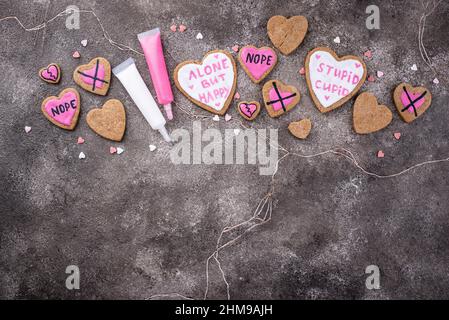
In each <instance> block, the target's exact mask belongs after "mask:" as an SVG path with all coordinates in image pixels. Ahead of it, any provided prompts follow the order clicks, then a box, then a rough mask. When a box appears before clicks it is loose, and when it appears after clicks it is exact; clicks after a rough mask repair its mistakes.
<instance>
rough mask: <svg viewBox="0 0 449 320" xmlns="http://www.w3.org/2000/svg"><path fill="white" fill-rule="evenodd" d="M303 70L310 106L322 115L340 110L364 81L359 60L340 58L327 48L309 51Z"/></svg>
mask: <svg viewBox="0 0 449 320" xmlns="http://www.w3.org/2000/svg"><path fill="white" fill-rule="evenodd" d="M305 68H306V80H307V85H308V87H309V91H310V94H311V96H312V99H313V102H314V103H315V105H316V107H317V108H318V110H320V111H321V112H322V113H324V112H329V111H331V110H334V109H336V108H338V107H340V106H342V105H343V104H344V103H345V102H347V101H348V100H349V99H351V97H353V96H354V95H355V94H356V93H357V91H359V89H360V87H361V86H362V85H363V83H364V82H365V79H366V65H365V63H364V62H363V60H362V59H361V58H359V57H356V56H344V57H341V58H339V57H338V56H337V55H336V54H335V52H334V51H332V50H331V49H329V48H321V47H320V48H315V49H313V50H312V51H310V52H309V54H308V55H307V58H306V64H305Z"/></svg>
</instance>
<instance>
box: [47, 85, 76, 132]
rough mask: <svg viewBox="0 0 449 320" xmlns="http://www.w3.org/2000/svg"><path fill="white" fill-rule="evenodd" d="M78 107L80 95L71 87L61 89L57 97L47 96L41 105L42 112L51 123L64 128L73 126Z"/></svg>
mask: <svg viewBox="0 0 449 320" xmlns="http://www.w3.org/2000/svg"><path fill="white" fill-rule="evenodd" d="M80 109H81V100H80V95H79V93H78V91H76V90H75V89H73V88H67V89H65V90H63V91H62V92H61V93H60V94H59V96H57V97H55V96H51V97H48V98H47V99H45V100H44V101H43V102H42V106H41V110H42V113H43V114H44V116H45V117H46V118H47V119H48V120H49V121H50V122H51V123H53V124H55V125H57V126H58V127H60V128H63V129H66V130H73V129H74V128H75V126H76V124H77V123H78V116H79V113H80Z"/></svg>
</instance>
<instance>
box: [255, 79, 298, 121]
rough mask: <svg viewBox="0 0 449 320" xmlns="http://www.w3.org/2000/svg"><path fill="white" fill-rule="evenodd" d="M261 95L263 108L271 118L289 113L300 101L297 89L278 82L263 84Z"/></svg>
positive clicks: (271, 81)
mask: <svg viewBox="0 0 449 320" xmlns="http://www.w3.org/2000/svg"><path fill="white" fill-rule="evenodd" d="M262 94H263V100H264V103H265V107H266V109H267V111H268V114H269V115H270V117H272V118H277V117H279V116H281V115H282V114H284V113H285V112H287V111H290V110H291V109H293V108H294V107H295V106H296V105H297V104H298V102H299V100H300V99H301V96H300V94H299V91H298V89H296V88H295V87H294V86H288V85H285V84H283V83H282V82H281V81H279V80H270V81H268V82H267V83H265V84H264V86H263V89H262Z"/></svg>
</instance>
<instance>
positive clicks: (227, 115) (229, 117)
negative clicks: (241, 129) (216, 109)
mask: <svg viewBox="0 0 449 320" xmlns="http://www.w3.org/2000/svg"><path fill="white" fill-rule="evenodd" d="M231 119H232V117H231V116H230V115H229V114H227V113H226V115H225V121H226V122H228V121H230V120H231Z"/></svg>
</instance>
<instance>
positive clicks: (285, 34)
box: [267, 16, 309, 55]
mask: <svg viewBox="0 0 449 320" xmlns="http://www.w3.org/2000/svg"><path fill="white" fill-rule="evenodd" d="M308 27H309V24H308V22H307V18H306V17H303V16H294V17H291V18H290V19H287V18H286V17H283V16H274V17H271V18H270V20H268V25H267V29H268V37H269V38H270V40H271V42H273V45H274V46H275V47H276V48H278V49H279V51H281V52H282V54H284V55H289V54H290V53H292V52H293V51H294V50H295V49H296V48H297V47H298V46H299V45H300V44H301V42H302V41H303V40H304V37H305V36H306V33H307V28H308Z"/></svg>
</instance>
